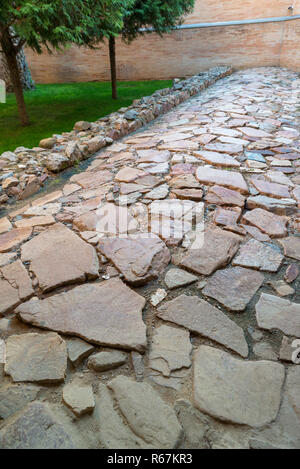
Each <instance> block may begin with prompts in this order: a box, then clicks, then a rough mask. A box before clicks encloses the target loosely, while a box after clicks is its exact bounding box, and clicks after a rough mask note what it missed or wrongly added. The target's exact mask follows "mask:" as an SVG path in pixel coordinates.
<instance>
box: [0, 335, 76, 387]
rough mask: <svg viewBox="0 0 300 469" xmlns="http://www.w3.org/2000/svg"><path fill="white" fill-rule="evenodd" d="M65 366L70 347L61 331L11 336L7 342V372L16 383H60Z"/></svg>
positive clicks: (63, 375) (64, 372)
mask: <svg viewBox="0 0 300 469" xmlns="http://www.w3.org/2000/svg"><path fill="white" fill-rule="evenodd" d="M66 369H67V347H66V344H65V341H64V340H63V339H62V338H61V337H60V336H59V335H58V334H55V333H52V332H50V333H48V334H36V333H29V334H22V335H12V336H10V337H9V338H8V339H7V341H6V363H5V373H6V374H8V375H10V376H11V378H12V380H13V381H14V382H15V383H18V382H26V381H29V382H35V383H43V384H46V383H48V384H51V383H59V382H61V381H63V380H64V378H65V374H66Z"/></svg>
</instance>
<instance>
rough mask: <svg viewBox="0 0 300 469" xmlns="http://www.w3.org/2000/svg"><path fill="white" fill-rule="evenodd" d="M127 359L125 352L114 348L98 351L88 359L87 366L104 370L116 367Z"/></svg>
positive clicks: (95, 369)
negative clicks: (108, 350) (112, 349)
mask: <svg viewBox="0 0 300 469" xmlns="http://www.w3.org/2000/svg"><path fill="white" fill-rule="evenodd" d="M126 361H127V354H126V353H124V352H119V351H117V350H114V351H112V352H99V353H96V354H95V355H92V356H91V357H90V358H89V359H88V367H89V368H90V369H91V370H94V371H106V370H112V369H113V368H118V367H119V366H121V365H124V363H126Z"/></svg>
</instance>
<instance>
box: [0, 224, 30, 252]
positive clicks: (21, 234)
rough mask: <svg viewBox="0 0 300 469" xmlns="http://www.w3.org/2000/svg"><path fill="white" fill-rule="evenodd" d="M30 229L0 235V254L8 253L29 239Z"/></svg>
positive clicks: (20, 229) (15, 230)
mask: <svg viewBox="0 0 300 469" xmlns="http://www.w3.org/2000/svg"><path fill="white" fill-rule="evenodd" d="M31 233H32V228H19V229H18V228H16V229H14V230H11V231H8V232H7V233H4V234H1V235H0V252H8V251H10V250H11V249H12V248H15V247H16V246H18V245H19V244H21V243H22V242H23V241H26V239H28V238H29V236H30V235H31Z"/></svg>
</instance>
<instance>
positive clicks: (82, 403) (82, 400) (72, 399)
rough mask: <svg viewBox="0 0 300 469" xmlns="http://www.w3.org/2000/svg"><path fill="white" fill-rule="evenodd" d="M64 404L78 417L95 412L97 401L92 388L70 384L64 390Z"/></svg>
mask: <svg viewBox="0 0 300 469" xmlns="http://www.w3.org/2000/svg"><path fill="white" fill-rule="evenodd" d="M63 402H64V403H65V404H66V406H67V407H69V408H70V409H71V410H72V412H73V413H74V414H75V415H76V417H81V416H82V415H85V414H90V413H92V412H93V410H94V407H95V399H94V394H93V388H92V386H88V385H82V384H77V383H69V384H67V385H66V386H65V387H64V389H63Z"/></svg>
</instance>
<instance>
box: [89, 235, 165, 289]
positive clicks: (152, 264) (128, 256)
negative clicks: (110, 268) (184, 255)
mask: <svg viewBox="0 0 300 469" xmlns="http://www.w3.org/2000/svg"><path fill="white" fill-rule="evenodd" d="M98 249H99V251H100V252H101V253H102V254H103V255H104V256H105V257H107V259H109V260H111V261H112V262H113V264H114V265H115V267H116V268H117V269H118V270H119V271H120V272H122V274H123V275H124V278H125V280H126V281H127V282H129V283H131V284H132V285H143V284H145V283H147V282H149V281H150V280H153V279H155V278H157V277H158V276H159V275H160V274H161V273H162V272H163V271H164V269H165V268H166V267H167V265H168V264H169V262H170V260H171V256H170V252H169V249H168V248H167V247H166V245H165V243H164V242H163V241H162V240H161V239H160V238H159V237H158V236H156V235H154V234H151V233H149V235H147V236H128V237H122V238H106V239H103V240H100V241H99V244H98Z"/></svg>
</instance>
